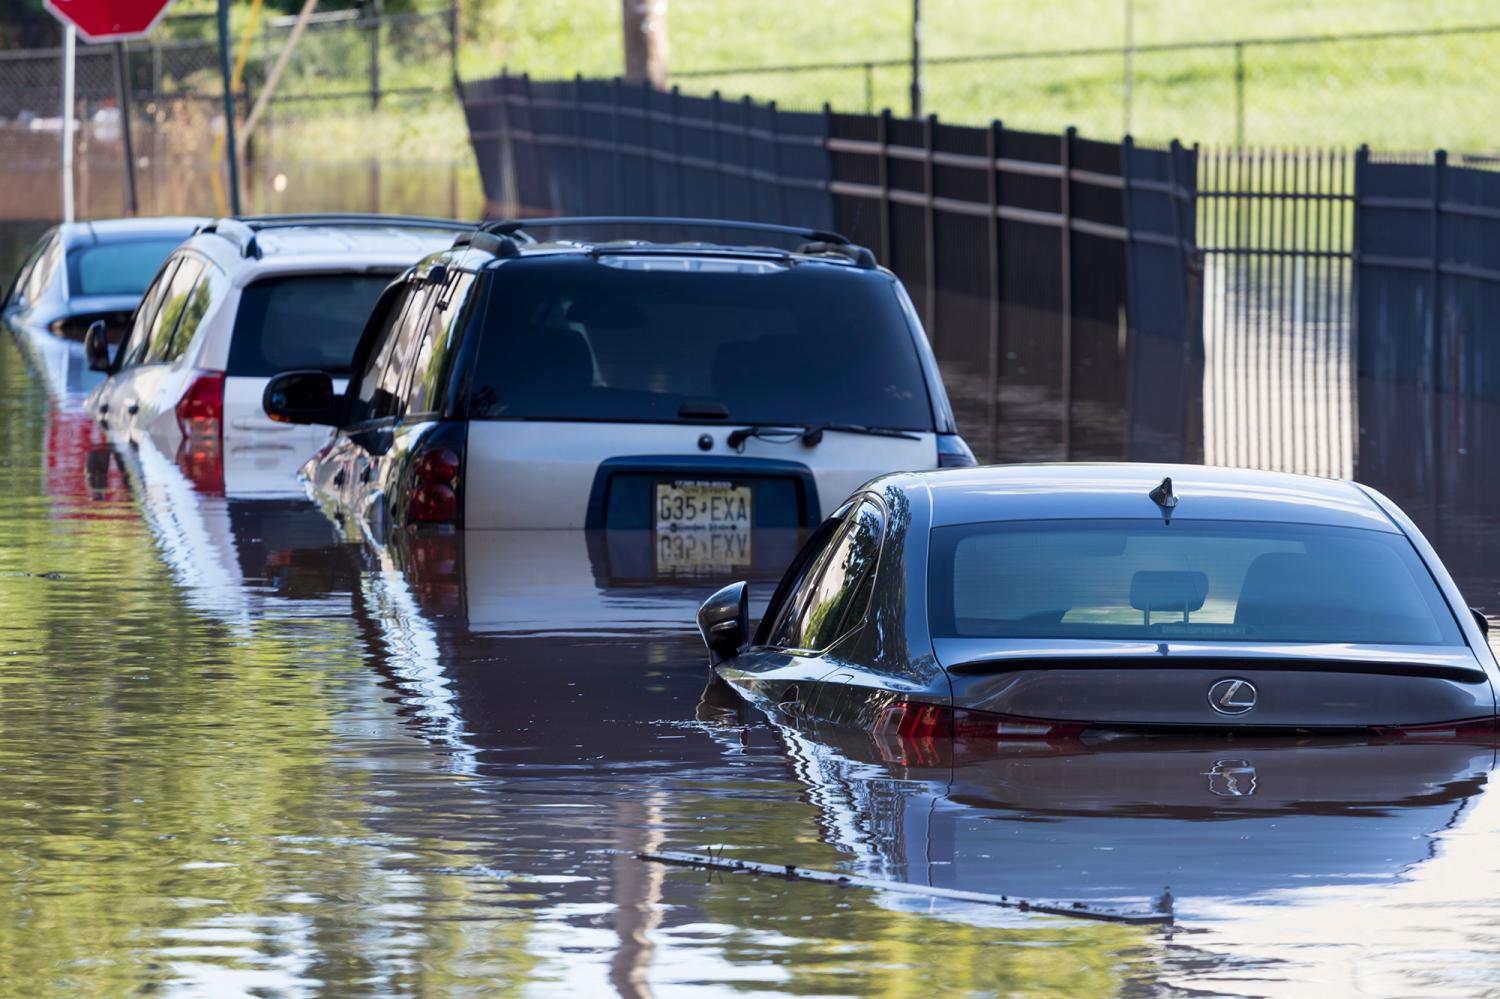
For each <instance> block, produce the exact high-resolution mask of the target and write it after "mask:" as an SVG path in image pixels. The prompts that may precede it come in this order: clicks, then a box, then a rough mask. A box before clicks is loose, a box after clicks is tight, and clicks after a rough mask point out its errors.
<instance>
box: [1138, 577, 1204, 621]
mask: <svg viewBox="0 0 1500 999" xmlns="http://www.w3.org/2000/svg"><path fill="white" fill-rule="evenodd" d="M1206 599H1208V576H1207V574H1205V573H1202V572H1177V571H1161V570H1147V569H1143V570H1142V571H1140V572H1138V573H1136V574H1135V575H1133V576H1131V577H1130V606H1132V607H1134V608H1135V609H1136V610H1139V611H1183V612H1187V613H1191V612H1192V611H1195V610H1197V609H1198V608H1200V607H1202V606H1203V601H1204V600H1206Z"/></svg>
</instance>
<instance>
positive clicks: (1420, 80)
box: [673, 22, 1500, 150]
mask: <svg viewBox="0 0 1500 999" xmlns="http://www.w3.org/2000/svg"><path fill="white" fill-rule="evenodd" d="M912 76H913V66H912V63H911V60H910V59H909V58H906V57H893V58H872V59H863V60H862V59H848V58H843V59H839V60H833V61H826V62H816V63H814V62H808V63H803V64H798V65H755V64H754V62H753V60H747V62H746V63H745V64H743V65H740V66H728V67H705V68H701V69H699V68H690V67H683V68H682V69H678V70H676V71H674V73H673V80H674V82H676V83H678V84H680V85H681V86H682V88H683V90H684V91H686V92H692V93H700V92H708V91H711V90H714V89H718V90H722V91H723V92H724V93H726V94H729V93H736V94H737V93H742V92H743V93H753V94H755V95H756V96H757V97H759V98H762V99H775V100H777V101H780V102H781V103H782V104H784V105H787V106H792V107H819V106H821V105H822V104H823V103H824V102H827V103H830V104H831V105H832V106H833V107H834V108H835V109H836V110H862V111H864V112H866V113H871V112H873V111H876V110H878V109H880V108H882V107H889V108H893V109H895V110H896V111H897V112H898V113H905V112H907V111H908V110H909V109H910V93H911V88H912ZM920 83H921V91H922V94H923V110H925V111H934V112H937V113H939V114H941V115H942V116H943V118H944V119H947V120H953V121H962V122H986V121H989V120H990V119H991V118H994V117H1002V118H1003V119H1004V121H1005V124H1006V125H1007V126H1013V127H1017V128H1037V129H1055V128H1057V127H1059V126H1061V125H1064V124H1071V125H1074V126H1076V127H1077V128H1078V129H1079V130H1080V131H1081V132H1083V133H1085V134H1094V135H1119V134H1130V135H1134V136H1135V137H1136V138H1137V139H1142V140H1146V141H1157V142H1159V141H1166V140H1168V139H1170V138H1171V137H1172V136H1175V135H1192V136H1196V137H1198V139H1199V141H1201V142H1204V143H1208V144H1213V145H1219V146H1229V145H1233V146H1246V145H1264V144H1277V145H1284V146H1293V145H1307V146H1329V145H1341V144H1342V145H1346V146H1349V147H1351V148H1352V147H1354V146H1357V145H1359V144H1360V143H1362V142H1369V143H1372V144H1376V145H1380V146H1383V147H1386V148H1394V149H1422V148H1429V149H1430V148H1433V147H1436V146H1447V147H1449V148H1468V149H1486V150H1490V149H1500V134H1497V130H1496V128H1495V125H1494V115H1493V114H1492V113H1491V109H1492V108H1494V107H1495V106H1496V105H1497V104H1500V22H1496V23H1489V24H1472V25H1466V26H1448V27H1436V28H1425V29H1411V30H1399V31H1391V30H1386V31H1368V32H1344V33H1337V34H1316V35H1312V34H1309V35H1288V36H1284V37H1242V38H1225V39H1213V40H1204V41H1185V42H1168V43H1160V44H1143V45H1137V46H1120V45H1111V46H1089V47H1066V48H1055V49H1046V50H1026V51H1011V52H988V53H986V52H980V53H975V54H972V55H943V56H929V57H926V58H924V59H923V60H922V63H921V70H920Z"/></svg>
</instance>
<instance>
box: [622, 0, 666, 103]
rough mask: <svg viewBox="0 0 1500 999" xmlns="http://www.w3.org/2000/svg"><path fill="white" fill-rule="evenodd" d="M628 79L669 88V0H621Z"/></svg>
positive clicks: (662, 88) (658, 87) (626, 75)
mask: <svg viewBox="0 0 1500 999" xmlns="http://www.w3.org/2000/svg"><path fill="white" fill-rule="evenodd" d="M621 2H622V4H623V10H622V13H623V15H624V16H623V18H622V26H623V28H624V36H625V79H627V80H633V81H635V82H637V83H649V84H651V86H653V87H655V88H656V89H658V90H665V89H666V88H667V73H668V70H667V57H668V54H669V46H668V43H667V0H621Z"/></svg>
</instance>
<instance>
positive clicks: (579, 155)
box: [573, 73, 594, 213]
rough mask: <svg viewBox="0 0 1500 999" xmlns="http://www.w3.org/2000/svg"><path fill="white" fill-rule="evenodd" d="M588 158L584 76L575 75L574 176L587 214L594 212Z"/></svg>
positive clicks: (580, 74) (580, 199)
mask: <svg viewBox="0 0 1500 999" xmlns="http://www.w3.org/2000/svg"><path fill="white" fill-rule="evenodd" d="M588 169H589V167H588V157H587V155H586V154H585V153H584V151H583V74H582V73H574V74H573V174H574V183H576V184H577V185H578V191H579V199H578V200H579V201H580V202H581V203H582V205H583V206H584V211H585V212H590V213H591V212H593V211H594V207H593V204H592V203H591V201H590V199H589V181H588Z"/></svg>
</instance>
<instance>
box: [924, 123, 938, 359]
mask: <svg viewBox="0 0 1500 999" xmlns="http://www.w3.org/2000/svg"><path fill="white" fill-rule="evenodd" d="M936 131H937V115H935V114H930V115H928V116H927V117H926V118H924V119H923V120H922V187H923V190H924V191H925V192H926V195H927V196H926V198H925V199H924V200H923V206H922V215H923V218H922V242H923V251H922V259H923V273H922V283H923V285H924V286H925V288H926V291H927V294H926V295H925V296H924V300H923V302H922V321H923V322H924V323H926V324H927V338H928V339H929V340H931V341H932V345H933V350H934V351H935V350H936V349H937V343H938V336H937V208H936V206H935V205H934V203H933V190H932V177H933V170H932V152H933V148H932V147H933V142H934V141H935V139H934V133H935V132H936Z"/></svg>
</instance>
